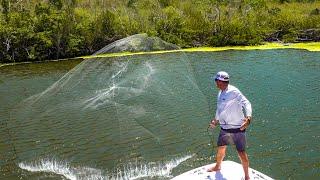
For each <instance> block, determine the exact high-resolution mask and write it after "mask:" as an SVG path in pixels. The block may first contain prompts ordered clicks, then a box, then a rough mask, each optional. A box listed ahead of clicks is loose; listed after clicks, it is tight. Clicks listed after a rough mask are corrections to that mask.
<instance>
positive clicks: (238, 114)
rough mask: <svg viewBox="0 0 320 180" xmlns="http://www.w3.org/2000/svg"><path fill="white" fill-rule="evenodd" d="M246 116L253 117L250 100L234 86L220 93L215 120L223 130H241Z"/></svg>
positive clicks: (229, 86)
mask: <svg viewBox="0 0 320 180" xmlns="http://www.w3.org/2000/svg"><path fill="white" fill-rule="evenodd" d="M245 116H252V108H251V103H250V102H249V100H248V99H247V98H246V97H245V96H244V95H243V94H242V93H241V92H240V90H239V89H238V88H236V87H234V86H232V85H230V84H229V85H228V87H227V88H226V89H225V90H223V91H221V90H220V91H219V93H218V97H217V110H216V116H215V118H216V119H217V120H219V123H220V126H221V127H222V128H223V129H234V128H240V126H241V125H242V124H243V122H244V118H245Z"/></svg>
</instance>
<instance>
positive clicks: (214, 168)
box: [207, 166, 221, 172]
mask: <svg viewBox="0 0 320 180" xmlns="http://www.w3.org/2000/svg"><path fill="white" fill-rule="evenodd" d="M220 169H221V167H220V166H214V167H212V168H209V169H207V172H213V171H220Z"/></svg>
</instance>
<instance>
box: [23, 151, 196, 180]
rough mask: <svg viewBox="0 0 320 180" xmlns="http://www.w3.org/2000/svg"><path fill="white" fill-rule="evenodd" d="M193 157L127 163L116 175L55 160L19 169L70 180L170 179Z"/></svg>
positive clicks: (27, 164) (44, 160) (45, 160)
mask: <svg viewBox="0 0 320 180" xmlns="http://www.w3.org/2000/svg"><path fill="white" fill-rule="evenodd" d="M192 157H193V155H186V156H184V157H181V158H175V159H173V160H171V161H168V162H165V163H147V164H140V165H139V164H138V163H128V164H127V165H126V166H125V167H122V168H118V169H117V170H116V173H110V174H109V173H108V171H106V172H105V173H104V172H103V171H102V170H99V169H95V168H91V167H72V166H71V165H70V164H69V163H67V162H63V161H58V160H55V159H42V160H39V161H38V162H31V163H26V162H21V163H19V167H20V168H21V169H24V170H27V171H30V172H47V173H54V174H57V175H61V176H64V177H65V178H67V179H70V180H82V179H83V180H101V179H110V180H122V179H130V180H134V179H139V178H147V177H150V178H151V177H171V175H170V174H171V171H172V169H174V168H175V167H177V166H178V165H179V164H180V163H182V162H184V161H186V160H188V159H190V158H192Z"/></svg>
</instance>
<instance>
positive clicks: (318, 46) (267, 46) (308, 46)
mask: <svg viewBox="0 0 320 180" xmlns="http://www.w3.org/2000/svg"><path fill="white" fill-rule="evenodd" d="M271 49H305V50H308V51H311V52H320V42H307V43H279V42H266V43H264V44H262V45H255V46H224V47H193V48H185V49H178V50H164V51H150V52H119V53H110V54H102V55H95V56H92V55H89V56H80V57H74V58H67V59H56V60H45V61H26V62H17V63H3V64H2V63H0V68H1V67H4V66H12V65H20V64H30V63H42V62H54V61H66V60H77V59H78V60H80V59H83V60H85V59H92V58H100V57H120V56H132V55H143V54H161V53H174V52H217V51H228V50H243V51H248V50H271Z"/></svg>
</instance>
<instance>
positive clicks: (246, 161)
mask: <svg viewBox="0 0 320 180" xmlns="http://www.w3.org/2000/svg"><path fill="white" fill-rule="evenodd" d="M238 155H239V158H240V160H241V164H242V167H243V171H244V176H245V180H249V179H250V177H249V158H248V155H247V153H246V152H245V151H241V152H239V151H238Z"/></svg>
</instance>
